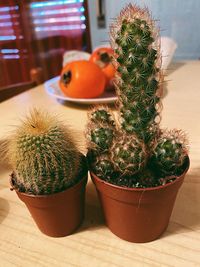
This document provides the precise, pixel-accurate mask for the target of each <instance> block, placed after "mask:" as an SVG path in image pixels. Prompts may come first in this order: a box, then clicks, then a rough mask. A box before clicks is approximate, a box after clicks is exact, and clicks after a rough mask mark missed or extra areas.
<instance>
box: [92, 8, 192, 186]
mask: <svg viewBox="0 0 200 267" xmlns="http://www.w3.org/2000/svg"><path fill="white" fill-rule="evenodd" d="M110 38H111V46H112V49H113V51H114V54H113V65H114V66H115V69H116V76H115V88H116V92H117V96H118V101H117V112H116V117H114V116H113V114H112V111H111V110H110V109H109V108H107V107H104V106H99V107H95V108H93V109H92V110H91V111H90V112H89V122H88V127H87V140H88V151H89V153H88V155H89V156H88V159H89V165H90V169H91V170H92V172H94V173H95V174H97V175H98V177H99V178H101V179H103V180H106V181H108V182H110V183H113V184H116V185H120V186H126V187H133V188H136V187H137V188H148V187H156V186H160V185H164V184H166V183H169V182H172V181H173V180H174V179H176V177H177V176H179V175H180V174H181V173H183V172H184V170H185V168H187V165H188V149H187V140H186V137H185V134H184V133H183V132H182V131H180V130H177V129H174V130H166V129H164V130H163V129H160V127H159V123H160V119H161V114H160V111H161V106H162V105H161V99H160V97H161V96H160V92H161V87H162V83H163V73H162V70H161V53H160V39H159V30H158V28H157V27H156V25H155V21H154V20H153V19H152V18H151V15H150V13H149V11H148V9H147V8H140V7H138V6H136V5H131V4H129V5H128V6H127V7H126V8H124V9H123V10H122V11H121V13H120V15H119V16H118V17H117V18H116V20H115V21H114V23H113V24H112V25H111V26H110ZM91 155H93V156H91ZM143 174H144V175H145V179H144V177H143ZM147 174H148V175H147ZM172 176H173V178H172ZM169 177H171V178H170V179H169Z"/></svg>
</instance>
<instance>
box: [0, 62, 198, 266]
mask: <svg viewBox="0 0 200 267" xmlns="http://www.w3.org/2000/svg"><path fill="white" fill-rule="evenodd" d="M166 79H167V80H170V81H169V82H168V83H167V86H166V88H165V94H166V96H165V97H164V100H163V105H164V109H163V113H162V114H163V116H162V117H163V120H162V125H163V127H169V128H173V127H177V128H182V129H185V130H186V132H187V133H188V135H189V138H190V158H191V168H190V170H189V173H188V174H187V177H186V179H185V181H184V184H183V186H182V188H181V190H180V192H179V195H178V198H177V201H176V205H175V208H174V211H173V215H172V217H171V221H170V224H169V227H168V229H167V231H166V232H165V234H164V235H163V236H162V237H161V238H160V239H159V240H157V241H154V242H150V243H146V244H132V243H129V242H126V241H123V240H120V239H119V238H118V237H116V236H115V235H113V234H112V233H111V232H110V231H109V230H108V228H107V227H106V226H105V225H104V222H103V218H102V213H101V209H100V207H99V202H98V199H97V196H96V192H95V189H94V186H93V184H92V183H91V181H89V183H88V186H87V198H86V218H85V222H84V224H83V225H82V227H81V228H80V229H79V230H78V231H77V232H76V233H75V234H73V235H71V236H68V237H65V238H50V237H47V236H45V235H43V234H41V233H40V232H39V230H38V229H37V227H36V226H35V224H34V222H33V221H32V218H31V217H30V215H29V213H28V211H27V209H26V207H25V206H24V204H23V203H22V202H20V200H19V199H18V198H17V196H16V194H15V193H14V192H11V191H10V190H9V183H8V176H9V173H10V172H11V170H10V169H9V168H8V167H6V165H5V163H3V162H1V166H0V178H1V179H0V266H1V267H9V266H22V267H24V266H46V267H50V266H81V267H83V266H85V267H86V266H87V267H96V266H99V267H111V266H118V267H120V266H123V267H125V266H127V267H132V266H133V267H137V266H181V267H184V266H186V267H191V266H200V62H197V61H196V62H194V61H193V62H183V63H177V64H175V65H172V67H171V70H170V71H169V75H168V76H167V77H166ZM33 106H37V107H38V106H39V107H42V108H46V109H48V111H49V112H50V113H59V114H61V115H62V116H61V117H62V118H63V120H64V121H66V123H67V122H69V124H71V125H72V127H73V128H74V129H75V130H76V131H77V132H78V135H79V136H80V147H81V149H82V151H83V152H84V151H85V147H84V137H83V131H84V128H85V124H86V119H87V108H88V107H85V106H78V105H72V104H65V105H64V104H60V103H58V102H57V101H56V100H55V99H53V98H51V97H50V96H48V95H47V94H46V92H45V91H44V87H43V86H38V87H36V88H34V89H32V90H30V91H28V92H26V93H23V94H21V95H19V96H17V97H14V98H12V99H10V100H8V101H6V102H3V103H1V104H0V122H1V123H0V126H1V127H0V139H2V138H4V137H6V136H8V135H9V133H10V131H11V130H12V125H15V124H17V119H18V117H19V116H22V115H23V114H24V113H25V112H26V111H27V110H28V109H29V108H30V107H33Z"/></svg>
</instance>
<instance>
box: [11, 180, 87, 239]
mask: <svg viewBox="0 0 200 267" xmlns="http://www.w3.org/2000/svg"><path fill="white" fill-rule="evenodd" d="M86 184H87V176H85V177H83V178H82V180H81V181H79V182H78V183H77V184H75V185H74V186H72V187H70V188H68V189H66V190H65V191H63V192H60V193H55V194H52V195H38V196H37V195H30V194H26V193H21V192H19V191H17V190H15V191H16V193H17V195H18V197H19V198H20V199H21V200H22V201H23V202H24V203H25V205H26V206H27V208H28V210H29V212H30V213H31V215H32V217H33V219H34V221H35V223H36V224H37V226H38V228H39V229H40V231H41V232H42V233H44V234H46V235H48V236H52V237H63V236H67V235H70V234H72V233H73V232H74V231H75V230H76V229H77V228H78V227H79V226H80V224H81V223H82V221H83V218H84V204H85V187H86Z"/></svg>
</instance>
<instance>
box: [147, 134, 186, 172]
mask: <svg viewBox="0 0 200 267" xmlns="http://www.w3.org/2000/svg"><path fill="white" fill-rule="evenodd" d="M187 153H188V149H187V142H186V137H185V134H184V133H183V132H182V131H180V130H176V129H174V130H170V131H168V130H165V131H163V132H162V134H161V136H160V137H159V138H158V140H157V144H156V146H155V147H154V150H153V154H152V159H151V160H152V162H153V163H154V165H155V166H156V167H157V169H158V170H159V172H160V174H161V175H163V176H166V174H167V175H168V176H170V175H174V174H176V173H177V172H178V170H179V169H180V168H181V167H182V166H183V165H184V163H185V160H186V159H187Z"/></svg>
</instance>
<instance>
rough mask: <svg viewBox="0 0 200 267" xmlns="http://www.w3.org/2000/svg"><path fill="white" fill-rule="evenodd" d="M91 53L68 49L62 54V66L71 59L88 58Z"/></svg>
mask: <svg viewBox="0 0 200 267" xmlns="http://www.w3.org/2000/svg"><path fill="white" fill-rule="evenodd" d="M90 56H91V54H89V53H87V52H84V51H78V50H70V51H67V52H65V53H64V55H63V67H64V66H65V65H66V64H67V63H70V62H72V61H76V60H89V58H90Z"/></svg>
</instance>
